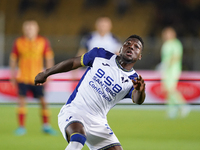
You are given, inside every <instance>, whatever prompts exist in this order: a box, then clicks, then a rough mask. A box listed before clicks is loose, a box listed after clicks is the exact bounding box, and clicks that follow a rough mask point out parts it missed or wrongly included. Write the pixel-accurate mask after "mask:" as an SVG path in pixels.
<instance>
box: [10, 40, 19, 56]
mask: <svg viewBox="0 0 200 150" xmlns="http://www.w3.org/2000/svg"><path fill="white" fill-rule="evenodd" d="M18 56H19V52H18V48H17V40H16V41H15V42H14V44H13V48H12V52H11V54H10V59H11V60H16V59H17V58H18Z"/></svg>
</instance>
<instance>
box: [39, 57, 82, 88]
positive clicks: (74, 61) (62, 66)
mask: <svg viewBox="0 0 200 150" xmlns="http://www.w3.org/2000/svg"><path fill="white" fill-rule="evenodd" d="M79 67H82V65H81V56H80V57H74V58H71V59H68V60H65V61H62V62H60V63H58V64H57V65H55V66H53V67H51V68H49V69H46V70H45V71H43V72H40V73H39V74H38V75H37V76H36V77H35V85H42V84H43V83H44V82H46V79H47V78H48V76H50V75H53V74H57V73H63V72H68V71H71V70H74V69H77V68H79Z"/></svg>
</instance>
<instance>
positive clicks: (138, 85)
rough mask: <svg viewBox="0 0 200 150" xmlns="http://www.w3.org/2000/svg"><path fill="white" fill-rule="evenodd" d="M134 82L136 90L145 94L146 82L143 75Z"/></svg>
mask: <svg viewBox="0 0 200 150" xmlns="http://www.w3.org/2000/svg"><path fill="white" fill-rule="evenodd" d="M132 82H133V87H134V89H135V90H138V91H140V92H143V91H144V90H145V82H144V79H143V78H142V76H141V75H139V77H138V78H135V80H132Z"/></svg>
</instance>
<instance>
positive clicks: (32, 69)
mask: <svg viewBox="0 0 200 150" xmlns="http://www.w3.org/2000/svg"><path fill="white" fill-rule="evenodd" d="M16 46H17V50H18V53H19V57H18V60H19V73H18V77H17V78H18V80H19V82H26V83H33V81H32V80H34V77H35V75H36V74H37V73H38V72H40V71H42V69H43V55H44V47H45V39H44V38H42V37H41V38H37V39H36V40H33V41H30V40H27V39H26V38H19V39H18V40H17V41H16Z"/></svg>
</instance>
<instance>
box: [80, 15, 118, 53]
mask: <svg viewBox="0 0 200 150" xmlns="http://www.w3.org/2000/svg"><path fill="white" fill-rule="evenodd" d="M95 28H96V31H93V32H92V33H90V34H89V35H86V36H84V37H83V38H82V40H81V42H80V48H79V50H78V53H77V56H81V55H82V54H84V53H86V52H87V51H89V50H91V49H92V48H94V47H103V48H104V49H105V50H107V51H110V52H112V53H115V54H119V48H120V47H121V42H120V41H119V40H118V39H117V38H116V36H115V35H113V34H112V33H111V29H112V21H111V20H110V18H108V17H99V18H98V19H97V20H96V22H95Z"/></svg>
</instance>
